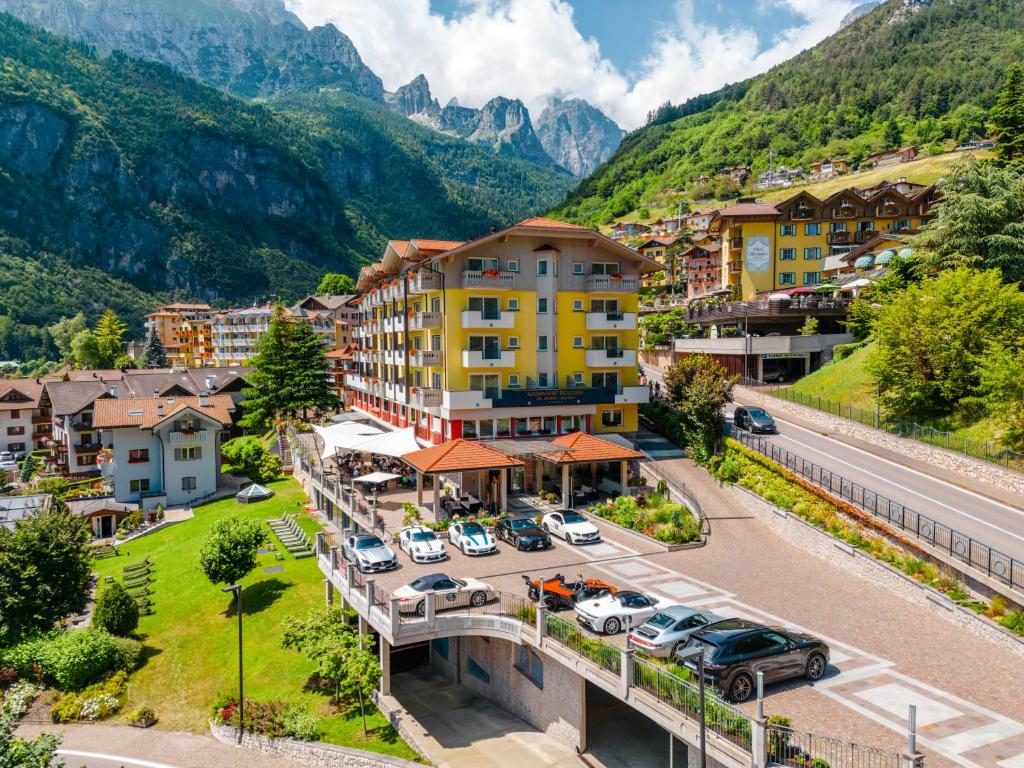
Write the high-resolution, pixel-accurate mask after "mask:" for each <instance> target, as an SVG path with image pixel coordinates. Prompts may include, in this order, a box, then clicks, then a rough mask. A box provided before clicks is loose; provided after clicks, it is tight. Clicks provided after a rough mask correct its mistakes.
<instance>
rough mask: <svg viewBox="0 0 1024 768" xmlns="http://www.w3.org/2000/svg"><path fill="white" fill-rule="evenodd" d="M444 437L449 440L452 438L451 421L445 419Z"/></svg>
mask: <svg viewBox="0 0 1024 768" xmlns="http://www.w3.org/2000/svg"><path fill="white" fill-rule="evenodd" d="M444 439H445V440H451V439H452V423H451V422H450V421H446V422H445V423H444Z"/></svg>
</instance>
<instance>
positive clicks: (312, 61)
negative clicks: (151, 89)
mask: <svg viewBox="0 0 1024 768" xmlns="http://www.w3.org/2000/svg"><path fill="white" fill-rule="evenodd" d="M0 11H7V12H9V13H11V14H13V15H15V16H17V17H18V18H20V19H22V20H24V21H27V22H29V23H32V24H36V25H38V26H41V27H44V28H46V29H48V30H50V31H51V32H54V33H56V34H59V35H62V36H64V37H68V38H70V39H72V40H80V41H82V42H84V43H88V44H89V45H91V46H94V47H96V49H97V50H98V51H100V52H101V53H108V52H110V51H112V50H120V51H124V52H125V53H127V54H128V55H129V56H132V57H135V58H139V59H145V60H147V61H156V62H159V63H161V64H166V65H168V66H169V67H171V68H172V69H175V70H177V71H178V72H180V73H182V74H184V75H187V76H188V77H192V78H195V79H196V80H199V81H200V82H204V83H206V84H208V85H213V86H215V87H217V88H223V89H225V90H227V91H228V92H230V93H233V94H235V95H237V96H243V97H246V98H254V97H260V98H265V97H273V96H279V95H281V94H284V93H292V92H296V91H306V90H310V89H315V88H319V87H321V86H328V87H335V88H343V89H345V90H348V91H351V92H352V93H357V94H359V95H361V96H365V97H367V98H369V99H372V100H374V101H377V102H380V103H383V99H384V88H383V86H382V85H381V81H380V78H379V77H377V75H375V74H374V73H373V71H372V70H371V69H370V68H369V67H367V66H366V65H365V64H364V63H363V61H362V59H361V58H360V57H359V52H358V51H357V50H356V48H355V46H354V45H353V44H352V41H351V40H349V38H348V37H346V36H345V35H344V34H343V33H342V32H340V31H339V30H338V29H337V27H335V26H334V25H332V24H326V25H324V26H321V27H314V28H313V29H307V28H306V26H305V25H304V24H303V23H302V21H301V20H300V19H299V17H298V16H296V15H295V14H293V13H291V12H290V11H288V10H287V8H286V7H285V5H284V2H283V0H45V2H39V0H0Z"/></svg>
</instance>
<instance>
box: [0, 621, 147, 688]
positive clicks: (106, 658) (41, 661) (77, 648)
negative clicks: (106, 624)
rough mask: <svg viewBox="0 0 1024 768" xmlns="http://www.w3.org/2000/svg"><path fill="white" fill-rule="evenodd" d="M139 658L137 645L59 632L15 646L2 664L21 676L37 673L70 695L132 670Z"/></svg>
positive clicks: (105, 635) (104, 635) (88, 632)
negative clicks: (107, 677) (115, 673)
mask: <svg viewBox="0 0 1024 768" xmlns="http://www.w3.org/2000/svg"><path fill="white" fill-rule="evenodd" d="M141 655H142V645H141V643H139V642H138V641H136V640H130V639H128V638H121V637H114V636H113V635H111V634H110V633H109V632H107V631H105V630H103V629H99V628H97V627H88V628H86V629H74V630H59V631H57V632H53V633H51V634H49V635H39V636H36V637H34V638H31V639H29V640H26V641H24V642H22V643H19V644H18V645H16V646H14V647H13V648H10V649H8V650H6V651H4V664H5V665H8V666H11V667H14V668H16V669H17V670H18V671H19V672H20V673H21V674H23V675H30V674H33V672H34V671H35V670H37V669H38V670H41V671H42V674H43V675H44V677H45V678H46V679H47V680H50V681H52V682H53V684H54V685H55V686H56V687H57V688H59V689H61V690H67V691H74V690H79V689H82V688H84V687H86V686H87V685H90V684H91V683H95V682H96V681H97V680H101V679H103V678H104V677H106V676H107V675H109V674H110V673H111V672H116V671H119V670H125V671H131V670H132V669H135V667H137V666H138V664H139V659H140V657H141Z"/></svg>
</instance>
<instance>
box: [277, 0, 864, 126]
mask: <svg viewBox="0 0 1024 768" xmlns="http://www.w3.org/2000/svg"><path fill="white" fill-rule="evenodd" d="M286 2H287V4H288V6H289V7H290V8H291V9H292V10H293V11H294V12H295V13H297V14H298V15H299V16H300V17H301V18H302V19H303V21H305V22H306V23H307V24H310V25H314V24H323V23H325V22H332V23H334V24H335V25H336V26H337V27H338V28H339V29H341V30H342V31H343V32H345V33H346V34H347V35H348V36H349V37H350V38H352V41H353V42H354V43H355V45H356V47H357V48H358V50H359V53H360V55H361V56H362V58H363V60H364V61H365V62H366V63H367V64H369V66H370V67H371V68H372V69H373V70H374V71H375V72H376V73H377V74H378V75H380V77H381V79H383V81H384V87H385V88H387V89H390V90H394V89H395V88H397V87H398V86H400V85H402V84H403V83H406V82H408V81H409V80H411V79H412V78H414V77H415V76H416V75H418V74H424V75H426V77H427V80H428V82H429V83H430V87H431V91H432V93H433V94H434V96H435V97H437V99H438V100H439V101H440V102H441V103H442V104H445V103H447V102H448V100H449V99H451V98H453V97H454V98H457V99H458V100H459V102H460V103H461V104H465V105H467V106H473V107H479V106H482V105H483V103H485V102H486V101H488V100H489V99H491V98H493V97H494V96H507V97H510V98H519V99H522V100H523V102H525V104H526V106H527V107H528V108H529V109H530V111H531V113H532V114H537V113H538V112H539V111H540V110H542V109H543V108H544V106H545V104H546V103H547V101H548V99H549V98H550V97H552V96H562V97H572V96H575V97H581V98H585V99H587V100H588V101H589V102H590V103H592V104H594V105H595V106H597V107H599V108H600V109H602V110H603V111H604V112H605V113H606V114H608V115H609V116H611V117H612V118H613V119H615V120H616V121H617V122H618V123H619V124H620V125H621V126H623V127H624V128H627V129H632V128H635V127H637V126H638V125H640V124H642V123H643V120H644V117H645V116H646V114H647V112H648V111H649V110H651V109H653V108H655V107H657V106H658V105H659V104H661V103H663V102H665V101H671V102H673V103H679V102H682V101H685V100H686V99H687V98H689V97H691V96H696V95H697V94H700V93H707V92H709V91H712V90H715V89H716V88H719V87H721V86H722V85H725V84H726V83H730V82H735V81H737V80H742V79H744V78H747V77H750V76H751V75H755V74H757V73H759V72H763V71H765V70H767V69H769V68H771V67H772V66H774V65H776V64H778V63H779V62H781V61H784V60H785V59H787V58H790V57H791V56H794V55H796V54H797V53H799V52H800V51H801V50H803V49H805V48H809V47H811V46H813V45H814V44H816V43H817V42H819V41H820V40H822V39H823V38H825V37H826V36H828V35H830V34H832V33H833V32H835V30H836V29H837V28H838V26H839V22H840V20H841V19H842V18H843V16H844V15H845V14H846V13H847V12H848V11H849V10H850V9H851V8H853V6H854V5H856V4H857V0H286Z"/></svg>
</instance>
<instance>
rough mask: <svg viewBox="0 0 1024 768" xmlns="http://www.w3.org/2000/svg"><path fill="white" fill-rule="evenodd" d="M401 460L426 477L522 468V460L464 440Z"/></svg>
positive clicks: (414, 453)
mask: <svg viewBox="0 0 1024 768" xmlns="http://www.w3.org/2000/svg"><path fill="white" fill-rule="evenodd" d="M402 460H403V461H405V462H406V463H407V464H409V465H410V466H412V467H413V468H414V469H417V470H419V471H420V472H424V473H426V474H434V473H438V472H460V471H463V470H473V469H503V468H506V467H521V466H523V462H522V461H520V460H519V459H516V458H513V457H512V456H508V455H506V454H504V453H502V452H501V451H499V450H498V449H497V448H491V447H490V446H489V445H485V444H484V443H478V442H476V441H470V440H463V439H462V438H461V437H460V438H459V439H458V440H449V441H448V442H446V443H441V444H440V445H434V446H431V447H430V448H424V449H423V450H422V451H413V452H412V453H407V454H405V455H404V456H403V457H402Z"/></svg>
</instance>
